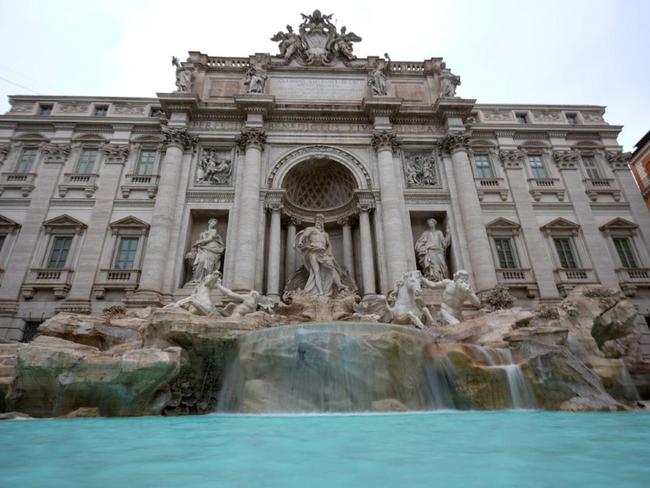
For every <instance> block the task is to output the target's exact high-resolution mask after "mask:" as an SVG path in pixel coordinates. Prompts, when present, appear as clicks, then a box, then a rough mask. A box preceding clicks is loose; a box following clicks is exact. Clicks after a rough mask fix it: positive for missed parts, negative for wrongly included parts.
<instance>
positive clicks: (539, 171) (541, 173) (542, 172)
mask: <svg viewBox="0 0 650 488" xmlns="http://www.w3.org/2000/svg"><path fill="white" fill-rule="evenodd" d="M528 163H529V164H530V172H531V174H532V175H533V178H548V175H547V174H546V168H545V167H544V160H543V159H542V156H541V155H531V156H528Z"/></svg>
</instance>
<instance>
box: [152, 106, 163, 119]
mask: <svg viewBox="0 0 650 488" xmlns="http://www.w3.org/2000/svg"><path fill="white" fill-rule="evenodd" d="M163 113H164V112H163V111H162V109H161V108H160V107H151V111H150V112H149V117H154V118H156V117H161V116H162V115H163Z"/></svg>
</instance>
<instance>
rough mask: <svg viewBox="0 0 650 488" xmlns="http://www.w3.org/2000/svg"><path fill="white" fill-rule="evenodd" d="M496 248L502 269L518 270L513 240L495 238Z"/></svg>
mask: <svg viewBox="0 0 650 488" xmlns="http://www.w3.org/2000/svg"><path fill="white" fill-rule="evenodd" d="M494 247H495V248H496V251H497V257H498V258H499V267H500V268H518V267H519V265H518V264H517V256H516V253H515V251H514V246H513V243H512V239H511V238H495V239H494Z"/></svg>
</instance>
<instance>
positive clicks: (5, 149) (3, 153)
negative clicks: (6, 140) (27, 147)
mask: <svg viewBox="0 0 650 488" xmlns="http://www.w3.org/2000/svg"><path fill="white" fill-rule="evenodd" d="M7 154H9V144H0V164H2V163H4V161H5V159H7Z"/></svg>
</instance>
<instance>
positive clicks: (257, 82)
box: [244, 63, 268, 93]
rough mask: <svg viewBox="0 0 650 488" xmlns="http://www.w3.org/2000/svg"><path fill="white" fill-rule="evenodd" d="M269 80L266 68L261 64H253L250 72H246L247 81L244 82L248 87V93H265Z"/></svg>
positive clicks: (249, 69)
mask: <svg viewBox="0 0 650 488" xmlns="http://www.w3.org/2000/svg"><path fill="white" fill-rule="evenodd" d="M267 78H268V75H267V74H266V70H265V69H264V67H263V66H262V65H261V64H255V63H252V64H251V65H250V67H249V68H248V71H246V79H245V80H244V85H246V86H247V87H248V88H247V91H248V93H264V85H265V84H266V79H267Z"/></svg>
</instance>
